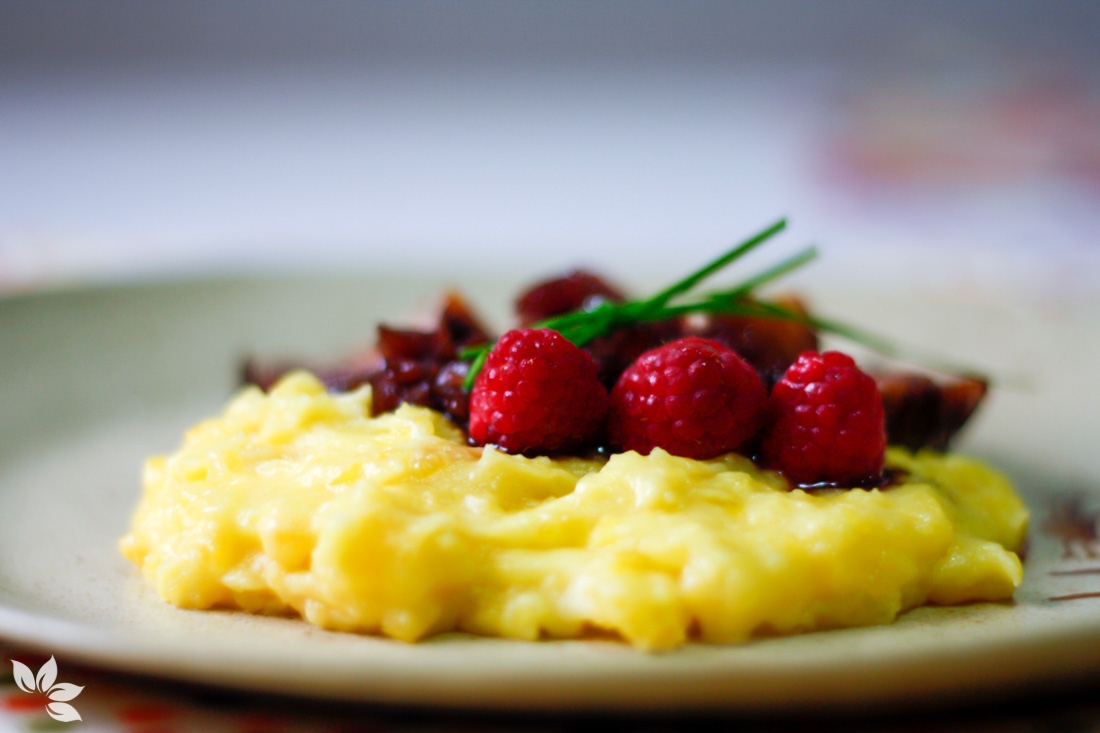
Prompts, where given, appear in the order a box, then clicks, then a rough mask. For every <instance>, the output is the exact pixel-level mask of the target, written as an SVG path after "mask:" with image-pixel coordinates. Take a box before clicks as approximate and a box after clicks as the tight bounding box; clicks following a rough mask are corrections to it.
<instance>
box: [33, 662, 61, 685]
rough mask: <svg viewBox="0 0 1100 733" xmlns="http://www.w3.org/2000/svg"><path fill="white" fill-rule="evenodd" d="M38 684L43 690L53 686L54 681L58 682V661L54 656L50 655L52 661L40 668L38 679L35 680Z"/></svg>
mask: <svg viewBox="0 0 1100 733" xmlns="http://www.w3.org/2000/svg"><path fill="white" fill-rule="evenodd" d="M35 682H36V683H37V684H38V689H39V690H40V691H42V692H45V691H46V690H48V689H50V688H51V687H53V683H54V682H57V662H55V661H54V658H53V657H50V661H48V662H46V663H45V664H43V665H42V669H40V670H38V679H36V680H35Z"/></svg>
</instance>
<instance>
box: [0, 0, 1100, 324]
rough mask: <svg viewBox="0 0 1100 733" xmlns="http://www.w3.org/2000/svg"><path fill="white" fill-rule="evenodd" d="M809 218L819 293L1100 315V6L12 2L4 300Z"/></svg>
mask: <svg viewBox="0 0 1100 733" xmlns="http://www.w3.org/2000/svg"><path fill="white" fill-rule="evenodd" d="M779 215H788V216H790V217H791V221H792V229H791V233H790V234H789V235H788V236H787V237H786V238H785V239H784V240H783V243H781V244H780V243H777V244H775V245H774V249H775V254H776V255H778V254H780V253H783V252H786V251H790V250H793V249H794V248H795V247H798V246H801V245H803V244H806V243H809V242H814V243H817V244H820V245H821V246H822V247H823V251H824V256H823V258H822V260H821V262H820V263H819V264H818V265H816V266H815V269H814V271H813V273H812V274H811V273H807V274H806V276H805V277H811V276H812V277H826V278H832V279H833V280H834V281H836V280H840V281H843V282H849V281H850V282H851V283H852V285H853V287H863V288H875V287H878V288H882V287H891V288H892V287H895V286H897V285H898V284H901V285H905V286H913V287H916V288H919V289H922V290H924V291H926V292H929V293H933V294H934V293H935V292H937V291H945V292H951V293H955V294H957V293H959V292H969V293H973V294H974V297H977V298H982V297H987V296H989V297H1003V295H1004V294H1005V293H1011V294H1013V297H1020V298H1022V299H1025V300H1028V301H1032V302H1035V303H1040V304H1049V303H1052V302H1053V303H1063V304H1064V303H1072V302H1073V301H1074V299H1077V298H1091V297H1094V296H1095V293H1096V291H1097V284H1098V283H1100V245H1098V239H1100V3H1095V2H1084V1H1083V2H1056V1H1047V2H1016V1H1005V2H992V1H991V2H953V1H947V0H932V1H929V2H919V3H918V2H912V3H902V2H886V1H882V2H869V1H852V0H849V1H846V2H829V3H825V2H812V1H810V0H805V1H801V2H799V1H791V0H779V1H776V2H736V3H717V2H713V3H712V2H636V3H599V2H597V3H587V2H553V3H550V2H546V3H529V2H486V1H483V0H478V1H474V2H462V3H443V2H401V3H396V2H395V3H389V2H387V3H341V2H314V3H298V4H291V3H283V2H240V3H222V2H182V3H169V4H160V3H156V4H147V3H143V2H101V3H82V2H60V3H39V2H3V3H2V4H0V290H4V291H18V290H25V289H30V288H37V287H42V286H56V285H67V284H72V283H82V282H88V281H100V280H111V281H113V280H119V279H122V280H128V279H134V278H147V277H155V278H165V277H179V276H192V275H198V274H207V273H223V272H256V271H268V270H272V269H276V270H278V269H287V268H291V269H295V270H302V269H317V270H326V269H328V270H331V269H346V268H358V269H372V270H379V271H395V272H397V271H403V272H407V271H410V270H414V269H417V268H422V269H424V270H426V271H430V272H432V273H434V274H440V273H443V274H446V275H449V276H453V277H454V278H455V280H456V281H458V282H461V278H462V273H464V272H475V271H476V272H482V273H484V272H486V271H488V272H491V273H495V272H499V273H502V274H504V275H506V276H508V277H513V278H515V279H516V280H517V281H520V280H524V279H527V278H528V277H530V276H532V275H537V274H544V273H546V272H548V271H552V270H561V269H564V268H566V267H568V266H572V265H576V264H591V265H594V266H597V267H599V268H602V269H604V270H606V271H608V272H611V273H612V274H617V275H619V279H620V280H626V281H628V282H629V281H630V280H631V279H632V278H635V277H638V278H643V277H644V278H646V279H653V278H654V277H656V276H660V275H661V274H662V273H664V274H669V273H673V274H675V273H679V272H681V271H684V270H686V269H689V268H690V267H691V266H692V265H694V264H697V263H698V262H701V261H703V260H705V259H707V258H708V257H709V256H711V255H712V254H714V253H715V252H717V251H719V250H721V249H722V248H724V247H725V246H727V245H728V244H729V243H730V242H732V241H733V240H735V239H736V238H738V237H740V236H742V235H744V234H746V233H748V232H749V231H751V230H753V229H755V228H758V227H760V226H762V225H764V224H766V223H768V222H770V221H771V220H773V219H775V218H776V217H777V216H779ZM764 259H766V258H764Z"/></svg>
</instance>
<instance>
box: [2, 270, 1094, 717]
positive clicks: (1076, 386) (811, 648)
mask: <svg viewBox="0 0 1100 733" xmlns="http://www.w3.org/2000/svg"><path fill="white" fill-rule="evenodd" d="M436 285H437V284H436V283H426V282H422V281H418V280H401V279H394V278H369V277H364V278H358V279H357V278H322V277H303V278H297V279H264V280H251V281H216V282H188V283H165V284H157V285H147V286H133V287H119V288H105V289H97V290H88V291H78V292H55V293H48V294H41V295H31V296H20V297H16V298H9V299H7V300H0V430H2V436H3V440H2V443H0V635H2V636H4V637H7V638H10V639H12V640H15V641H18V642H21V643H24V644H29V645H32V646H35V647H39V648H41V649H42V650H43V651H45V652H48V653H56V654H63V655H66V656H68V657H69V658H73V659H81V660H85V661H88V662H92V663H96V664H100V665H106V666H110V667H115V668H119V669H125V670H132V671H140V672H147V673H152V674H156V675H163V676H167V677H173V678H179V679H186V680H196V681H200V682H207V683H218V684H224V685H231V686H238V687H243V688H250V689H257V690H267V691H275V692H289V693H299V694H304V695H311V696H324V697H332V698H341V699H351V700H362V701H380V702H398V703H411V704H420V705H451V706H464V707H477V708H495V709H501V708H520V709H549V708H553V709H591V708H602V709H665V710H670V709H703V708H707V709H741V710H749V709H751V710H756V711H764V710H780V709H782V710H790V709H792V708H799V709H808V708H817V707H833V708H844V707H852V706H857V705H858V706H861V707H862V706H867V705H873V704H888V703H889V704H896V703H898V702H903V701H905V700H907V699H909V700H916V699H920V698H925V699H928V698H927V697H926V696H928V695H936V696H937V697H936V698H935V699H937V700H941V701H942V700H946V699H955V698H957V697H959V696H963V695H973V694H981V693H991V692H1002V691H1007V690H1010V689H1014V688H1015V687H1016V686H1019V685H1024V684H1035V683H1037V682H1052V683H1053V682H1057V681H1060V680H1066V679H1072V678H1075V677H1076V678H1081V677H1083V676H1084V675H1086V674H1088V673H1093V674H1094V673H1095V672H1096V671H1098V670H1100V598H1093V597H1089V596H1087V594H1090V593H1100V559H1097V558H1095V557H1090V555H1096V554H1097V553H1098V552H1100V546H1098V545H1097V544H1095V541H1094V539H1095V534H1096V513H1097V510H1098V509H1100V488H1098V486H1097V482H1096V468H1095V461H1094V459H1093V456H1094V455H1095V450H1096V448H1095V446H1096V445H1097V444H1100V441H1098V440H1097V439H1098V438H1100V434H1098V433H1100V429H1098V428H1097V425H1098V424H1100V423H1098V421H1097V420H1096V418H1095V416H1096V415H1098V414H1100V412H1098V411H1100V403H1098V390H1096V389H1095V387H1094V382H1093V380H1094V379H1095V377H1094V376H1093V373H1092V370H1093V369H1094V368H1095V366H1096V365H1097V364H1100V358H1098V355H1100V354H1098V350H1100V344H1098V340H1097V339H1096V337H1095V335H1096V333H1097V332H1098V328H1097V327H1098V325H1100V307H1098V304H1097V303H1089V304H1086V305H1085V306H1082V305H1081V304H1077V305H1076V306H1075V307H1072V308H1071V307H1068V306H1062V307H1059V308H1053V309H1047V310H1046V311H1043V310H1040V309H1038V308H1034V307H1033V308H1022V307H1019V306H1014V305H1011V304H1010V303H1008V302H1007V301H1005V302H988V301H986V302H975V301H972V300H967V299H965V298H964V297H962V296H959V297H952V298H946V299H945V298H938V299H932V298H929V297H923V298H916V297H913V296H912V295H909V294H904V293H892V294H889V295H884V294H882V293H879V294H877V295H873V294H858V293H852V292H850V291H848V292H844V293H833V294H830V293H819V294H816V298H815V302H816V303H817V304H818V305H819V306H823V307H824V309H825V310H827V311H828V312H829V313H830V314H832V315H839V316H844V317H848V318H849V320H855V321H856V322H859V323H861V324H863V325H866V326H871V327H877V328H878V329H879V330H882V331H888V332H891V333H894V334H901V335H903V336H904V338H905V339H906V340H908V341H910V342H913V343H917V344H925V345H935V346H936V347H938V348H939V349H940V350H942V351H948V352H952V353H954V354H956V355H959V356H961V357H964V358H969V359H971V360H973V361H979V362H981V363H984V364H988V365H990V366H991V367H993V368H994V369H996V370H999V371H1002V372H1005V373H1011V374H1012V375H1014V376H1017V377H1021V378H1022V379H1023V380H1025V381H1026V382H1028V384H1026V385H1024V386H1022V387H1021V386H1017V387H1015V388H1013V389H1002V390H998V391H997V392H995V393H994V395H993V396H992V398H991V399H990V400H989V401H988V403H987V404H986V405H984V406H983V409H982V410H981V411H980V413H979V415H978V416H977V419H976V420H975V423H974V424H973V425H972V426H971V427H970V429H969V431H968V432H967V433H966V435H965V439H964V440H963V443H962V448H963V449H964V450H966V451H967V452H970V453H973V454H977V455H979V456H981V457H983V458H985V459H987V460H989V461H990V462H992V463H994V464H995V465H998V466H1000V467H1001V468H1003V469H1004V470H1005V471H1007V472H1008V473H1009V474H1010V475H1011V476H1012V477H1013V478H1014V479H1015V480H1016V481H1017V483H1018V485H1019V487H1020V489H1021V491H1022V492H1023V493H1024V495H1025V498H1026V500H1027V501H1028V503H1029V505H1030V506H1031V508H1032V511H1033V530H1032V533H1031V545H1030V552H1029V555H1028V557H1027V562H1026V577H1025V581H1024V584H1023V586H1022V587H1021V588H1020V589H1019V591H1018V592H1017V594H1016V600H1015V603H1014V604H980V605H973V606H966V607H960V608H946V609H943V608H923V609H918V610H916V611H913V612H911V613H909V614H906V615H905V616H904V617H903V618H902V619H901V620H900V621H899V622H898V623H897V624H894V625H892V626H886V627H878V628H868V629H853V630H845V631H831V632H823V633H815V634H808V635H804V636H798V637H791V638H774V639H760V640H757V641H753V642H751V643H748V644H744V645H740V646H733V647H707V646H701V645H693V646H689V647H688V648H685V649H682V650H680V651H676V652H673V653H668V654H661V655H646V654H643V653H639V652H636V651H634V650H632V649H630V648H628V647H627V646H625V645H623V644H618V643H614V642H610V641H575V642H539V643H525V642H515V641H503V640H494V639H481V638H472V637H467V636H462V635H449V636H446V637H442V638H437V639H433V640H430V641H428V642H425V643H421V644H417V645H406V644H402V643H398V642H392V641H388V640H384V639H378V638H371V637H366V636H355V635H350V634H336V633H328V632H324V631H320V630H317V629H315V628H311V627H310V626H308V625H307V624H305V623H303V622H300V621H297V620H293V619H285V618H260V617H253V616H249V615H246V614H243V613H233V612H195V611H181V610H178V609H175V608H172V607H169V606H167V605H166V604H164V603H162V602H161V601H160V600H159V599H157V598H156V597H155V596H154V594H153V593H152V592H151V591H150V590H149V589H148V588H146V587H145V585H144V584H143V583H142V582H141V581H140V579H139V578H138V577H137V573H136V572H135V570H134V569H133V568H132V567H131V566H130V565H129V564H128V563H127V562H126V561H125V560H123V559H122V557H121V556H120V555H119V553H118V551H117V548H116V542H117V538H118V537H119V536H120V535H121V534H122V532H123V531H124V529H125V527H126V525H127V523H128V521H129V514H130V511H131V507H132V506H133V504H134V502H135V501H136V498H137V496H138V493H139V489H140V487H139V470H140V466H141V463H142V460H143V459H144V457H145V456H146V455H148V454H151V453H156V452H165V451H167V450H171V449H172V448H173V447H174V446H175V445H176V444H177V442H178V440H179V436H180V434H181V432H182V431H183V430H184V429H185V428H186V427H187V426H189V425H190V424H191V423H193V422H194V421H196V420H197V419H199V418H201V417H203V416H205V415H208V414H212V413H214V412H215V411H217V410H219V409H220V407H221V405H222V403H223V402H224V400H225V399H226V397H227V396H228V395H229V392H230V390H231V388H232V386H233V384H234V379H235V370H236V367H237V364H238V362H239V359H240V358H241V357H243V356H245V355H246V354H248V353H261V354H266V355H284V354H295V353H297V354H304V355H310V356H317V357H325V356H333V355H336V354H338V353H341V352H344V351H348V350H351V349H354V348H357V347H359V346H361V345H363V344H365V343H366V342H368V341H370V340H371V339H372V338H373V324H374V323H375V322H376V320H377V319H378V318H380V317H381V318H385V317H387V316H390V315H392V314H394V313H401V312H405V311H407V310H408V309H409V308H410V307H411V306H413V305H415V304H416V303H418V302H421V301H423V300H424V299H426V298H427V297H428V296H429V294H431V293H432V292H434V291H435V289H436ZM466 285H467V290H468V292H469V293H471V294H472V295H473V296H474V300H475V301H476V302H478V303H479V304H483V305H485V306H486V308H487V309H488V310H490V311H492V310H498V309H499V308H500V306H501V304H502V303H503V302H504V298H503V296H504V294H505V292H506V289H505V288H504V287H502V286H501V285H499V284H497V285H492V284H486V283H476V284H473V283H467V284H466ZM505 285H507V286H510V285H512V284H505ZM1074 496H1077V497H1079V498H1080V503H1079V505H1078V506H1077V507H1076V512H1075V513H1074V512H1070V513H1067V514H1066V515H1065V516H1064V517H1063V521H1061V522H1052V521H1047V518H1048V516H1049V515H1050V512H1051V508H1052V507H1053V506H1056V505H1057V504H1058V502H1064V501H1067V500H1069V499H1072V497H1074ZM1055 525H1057V526H1055ZM1059 533H1060V534H1059ZM1060 537H1064V538H1066V539H1067V541H1068V544H1067V545H1066V546H1065V547H1063V545H1062V543H1061V540H1060ZM1081 594H1085V595H1084V596H1083V597H1080V598H1073V599H1069V600H1051V599H1054V598H1061V597H1067V596H1078V595H1081Z"/></svg>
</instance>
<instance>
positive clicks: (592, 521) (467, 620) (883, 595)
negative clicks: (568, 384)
mask: <svg viewBox="0 0 1100 733" xmlns="http://www.w3.org/2000/svg"><path fill="white" fill-rule="evenodd" d="M369 405H370V391H369V388H364V389H362V390H359V391H356V392H352V393H349V394H343V395H331V394H327V393H326V392H325V390H324V388H323V387H322V385H321V384H320V383H319V382H318V381H317V380H316V379H315V378H314V377H313V376H311V375H309V374H307V373H304V372H299V373H296V374H293V375H291V376H289V377H287V378H286V379H284V380H283V381H282V382H280V384H279V385H278V386H277V387H276V388H275V389H274V390H273V391H272V392H271V394H270V395H265V394H263V393H262V392H260V391H259V390H258V389H255V388H247V389H244V390H243V391H242V392H241V393H240V394H239V395H238V396H237V397H236V398H235V399H234V400H233V402H232V403H231V404H230V406H229V407H228V409H227V410H226V412H225V414H224V415H222V416H221V417H218V418H216V419H212V420H208V421H206V422H204V423H202V424H200V425H198V426H197V427H195V428H194V429H192V430H191V431H190V432H189V433H188V434H187V437H186V439H185V441H184V444H183V447H182V448H181V449H180V450H179V451H177V452H176V453H174V454H172V455H170V456H166V457H165V456H162V457H155V458H151V459H150V460H149V461H148V463H147V465H146V467H145V476H144V482H145V494H144V496H143V498H142V500H141V503H140V505H139V507H138V509H137V512H136V514H135V516H134V520H133V528H132V530H131V531H130V533H129V534H127V535H126V536H125V537H124V538H123V539H122V542H121V547H122V552H123V553H124V554H125V555H126V557H128V558H129V559H130V560H132V561H133V562H135V563H136V564H137V565H138V566H139V567H140V568H141V570H142V572H143V573H144V575H145V577H146V578H148V580H149V582H150V583H152V584H153V586H154V587H155V588H156V590H157V592H158V593H159V594H160V595H161V596H163V597H164V598H165V599H166V600H167V601H169V602H171V603H173V604H176V605H177V606H181V607H185V608H209V607H212V606H230V607H239V608H242V609H245V610H248V611H254V612H261V613H286V612H297V613H299V614H301V615H302V616H303V617H304V618H306V619H307V620H309V621H310V622H312V623H314V624H317V625H319V626H323V627H325V628H328V629H341V630H348V631H361V632H370V633H382V634H386V635H389V636H392V637H395V638H398V639H402V640H406V641H413V640H416V639H420V638H422V637H424V636H425V635H428V634H432V633H436V632H440V631H446V630H451V629H459V630H464V631H470V632H474V633H478V634H491V635H500V636H508V637H517V638H521V639H537V638H539V637H573V636H579V635H583V634H585V633H588V632H590V631H592V630H605V631H612V632H615V633H618V634H620V635H621V636H623V637H624V638H626V639H627V640H629V641H630V642H631V643H633V644H635V645H636V646H638V647H642V648H646V649H667V648H670V647H675V646H676V645H678V644H681V643H683V642H684V641H685V640H686V639H688V638H692V637H695V638H699V639H701V640H704V641H708V642H736V641H741V640H744V639H745V638H747V637H748V636H749V635H751V634H754V633H774V632H779V633H789V632H797V631H807V630H810V629H817V628H828V627H838V626H856V625H863V624H881V623H887V622H890V621H892V620H893V619H894V618H895V617H896V616H897V614H898V613H899V612H901V611H904V610H905V609H907V608H911V607H913V606H916V605H919V604H922V603H926V602H932V603H959V602H964V601H974V600H983V599H984V600H998V599H1006V598H1009V597H1010V596H1011V595H1012V592H1013V589H1014V588H1015V587H1016V585H1017V584H1019V582H1020V578H1021V567H1020V561H1019V559H1018V558H1017V556H1016V554H1015V552H1014V550H1016V549H1017V548H1018V547H1019V546H1020V543H1021V541H1022V539H1023V535H1024V530H1025V525H1026V522H1027V512H1026V510H1025V508H1024V507H1023V505H1022V504H1021V503H1020V500H1019V499H1018V498H1017V497H1016V496H1015V494H1014V493H1013V491H1012V488H1011V486H1010V485H1009V484H1008V482H1007V481H1006V480H1005V479H1004V478H1003V477H1001V476H1000V475H998V474H997V473H995V472H993V471H991V470H990V469H988V468H986V467H985V466H983V465H981V464H979V463H977V462H975V461H972V460H969V459H966V458H962V457H958V456H941V455H938V454H933V453H921V454H919V455H917V456H915V457H914V456H911V455H909V454H908V453H906V452H904V451H900V450H891V452H890V454H889V456H888V462H889V463H890V465H893V466H895V467H901V468H904V469H905V470H906V471H908V472H909V479H908V481H907V482H906V483H904V484H903V485H900V486H894V487H891V488H889V489H886V490H883V491H879V490H870V491H868V490H851V491H833V492H824V493H819V494H816V495H815V494H811V493H806V492H803V491H789V490H788V489H787V487H786V485H785V484H784V482H783V480H782V479H780V478H779V477H777V476H776V475H774V474H770V473H766V472H761V471H759V470H757V469H755V468H754V467H753V465H752V463H751V462H750V461H748V460H747V459H745V458H742V457H740V456H737V455H732V454H731V455H729V456H727V457H726V458H723V459H720V460H714V461H695V460H690V459H686V458H678V457H674V456H670V455H668V454H667V453H665V452H663V451H660V450H657V451H654V452H653V454H651V455H649V456H647V457H643V456H639V455H637V454H636V453H624V454H621V455H615V456H612V457H611V458H610V460H607V461H582V460H578V459H566V460H551V459H548V458H533V459H530V458H523V457H519V456H511V455H506V454H503V453H500V452H498V451H496V450H493V449H481V448H471V447H469V446H467V445H466V444H465V442H464V440H463V436H462V434H461V432H460V431H458V430H457V429H456V428H455V427H454V426H453V425H452V424H451V423H449V422H448V421H447V420H446V419H445V418H443V417H442V416H441V415H439V414H437V413H435V412H433V411H431V410H428V409H425V408H420V407H413V406H409V405H405V406H402V407H401V408H399V409H398V410H397V411H396V412H394V413H391V414H385V415H381V416H379V417H375V418H371V417H369Z"/></svg>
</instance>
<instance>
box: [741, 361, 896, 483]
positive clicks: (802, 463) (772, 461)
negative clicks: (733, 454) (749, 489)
mask: <svg viewBox="0 0 1100 733" xmlns="http://www.w3.org/2000/svg"><path fill="white" fill-rule="evenodd" d="M768 407H769V412H770V415H769V420H768V427H767V428H766V429H765V431H764V437H763V441H762V444H761V453H762V455H763V459H764V465H766V466H768V467H770V468H774V469H776V470H778V471H780V472H782V473H783V474H784V475H785V476H787V478H789V479H790V480H791V481H794V482H796V483H800V484H816V483H832V484H836V485H839V486H856V485H859V484H861V483H865V482H870V481H873V480H874V479H875V478H876V477H878V476H879V475H880V474H881V473H882V464H883V457H884V455H885V452H886V421H885V417H884V415H883V411H882V397H881V396H880V395H879V392H878V387H877V386H876V385H875V380H874V379H872V378H871V377H869V376H868V375H867V374H865V373H864V372H863V371H861V370H860V368H859V367H857V366H856V363H855V361H854V360H853V359H852V357H850V356H848V355H847V354H842V353H840V352H839V351H826V352H825V353H824V354H816V353H813V352H806V353H804V354H802V355H801V356H800V357H798V361H796V362H795V363H794V364H792V365H791V368H790V369H788V370H787V373H786V374H785V375H784V376H783V378H782V379H780V380H779V381H778V382H777V383H776V385H775V387H773V388H772V393H771V398H770V400H769V404H768Z"/></svg>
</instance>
